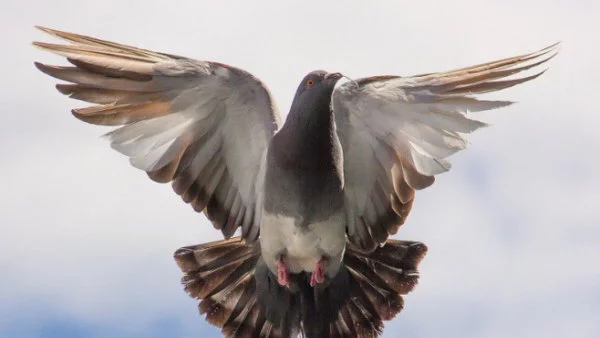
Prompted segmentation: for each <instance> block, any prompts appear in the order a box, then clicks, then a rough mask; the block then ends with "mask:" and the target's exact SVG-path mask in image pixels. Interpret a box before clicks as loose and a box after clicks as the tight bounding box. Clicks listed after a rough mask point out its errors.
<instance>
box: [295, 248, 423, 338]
mask: <svg viewBox="0 0 600 338" xmlns="http://www.w3.org/2000/svg"><path fill="white" fill-rule="evenodd" d="M426 252H427V247H426V246H425V245H424V244H422V243H419V242H408V241H398V240H392V239H388V240H387V242H386V244H385V245H384V246H383V247H379V248H377V249H376V250H375V251H373V252H371V253H365V252H362V251H359V250H356V249H353V248H352V247H350V246H349V247H348V248H347V250H346V254H345V256H344V265H345V268H346V269H347V271H348V281H347V284H346V288H348V291H347V296H346V298H345V302H343V303H342V305H341V306H340V307H338V308H335V307H330V308H329V309H328V310H329V311H330V314H329V315H328V314H320V316H321V317H324V318H332V321H331V322H330V323H328V324H327V325H328V327H327V328H326V330H325V332H324V333H319V334H314V333H313V332H319V328H318V327H319V326H320V325H321V324H320V322H319V321H318V320H317V321H314V320H311V319H312V318H311V317H310V316H308V317H303V319H302V325H303V327H304V328H305V329H306V328H308V330H305V334H306V337H307V338H317V337H321V336H326V337H356V338H375V337H378V336H379V335H380V334H381V331H382V330H383V322H384V321H386V320H390V319H392V318H394V317H395V316H396V315H397V314H398V313H399V312H400V311H402V309H403V308H404V300H403V298H402V295H405V294H407V293H408V292H410V291H412V289H413V288H414V287H415V286H416V284H417V282H418V279H419V274H418V271H417V267H418V265H419V263H420V262H421V260H422V259H423V257H424V256H425V254H426ZM340 288H344V285H343V284H339V283H338V284H336V281H335V279H334V280H333V281H332V284H331V285H330V286H328V289H330V290H331V289H333V290H339V289H340ZM338 292H339V291H338ZM310 299H311V298H309V297H304V298H303V300H305V301H307V300H308V301H310ZM314 299H316V300H315V302H317V301H320V302H322V303H327V302H329V303H332V304H335V301H332V300H331V299H327V298H325V299H320V300H319V295H318V289H316V290H315V297H314ZM320 311H323V310H322V309H321V310H320ZM315 327H316V328H315ZM327 331H328V332H327Z"/></svg>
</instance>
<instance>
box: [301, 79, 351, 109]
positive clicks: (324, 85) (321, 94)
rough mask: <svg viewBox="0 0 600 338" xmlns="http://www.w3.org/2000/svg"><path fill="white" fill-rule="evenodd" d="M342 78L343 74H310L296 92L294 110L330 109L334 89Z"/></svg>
mask: <svg viewBox="0 0 600 338" xmlns="http://www.w3.org/2000/svg"><path fill="white" fill-rule="evenodd" d="M342 77H343V75H342V74H341V73H328V72H326V71H324V70H315V71H313V72H310V73H308V74H307V75H306V76H305V77H304V79H302V82H300V85H299V86H298V89H297V90H296V96H295V97H294V102H293V103H292V110H294V109H300V110H306V109H308V110H309V111H314V110H320V109H323V108H327V109H329V105H330V102H331V94H332V93H333V88H334V87H335V84H336V83H337V82H338V80H339V79H340V78H342Z"/></svg>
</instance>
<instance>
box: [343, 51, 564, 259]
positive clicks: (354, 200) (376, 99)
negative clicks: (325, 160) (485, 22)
mask: <svg viewBox="0 0 600 338" xmlns="http://www.w3.org/2000/svg"><path fill="white" fill-rule="evenodd" d="M557 49H558V45H557V44H555V45H552V46H549V47H547V48H544V49H542V50H540V51H537V52H534V53H530V54H525V55H520V56H516V57H511V58H507V59H503V60H498V61H494V62H489V63H485V64H480V65H476V66H472V67H467V68H462V69H457V70H453V71H448V72H443V73H431V74H423V75H416V76H411V77H399V76H376V77H370V78H364V79H359V80H356V81H349V82H346V83H344V84H343V85H341V86H338V87H337V88H336V90H335V91H334V93H333V98H332V106H333V111H334V114H335V122H336V128H337V133H338V136H339V138H340V141H341V143H342V149H343V152H344V156H343V157H344V180H345V183H344V190H345V198H346V201H345V209H346V217H347V234H348V238H349V239H350V241H351V243H352V244H354V245H355V246H357V247H358V248H359V249H361V250H365V251H371V250H373V249H375V247H376V246H377V245H378V244H382V243H384V242H385V240H386V239H387V237H388V236H389V235H391V234H394V233H396V231H397V230H398V228H399V226H400V225H402V224H403V223H404V220H405V219H406V217H407V215H408V213H409V212H410V209H411V206H412V202H413V199H414V191H415V190H418V189H423V188H426V187H428V186H430V185H431V184H433V182H434V176H435V175H437V174H440V173H443V172H445V171H447V170H449V169H450V163H449V162H448V161H447V160H446V158H447V157H448V156H450V155H452V154H454V153H456V152H457V151H459V150H462V149H464V148H465V147H466V146H467V142H466V141H465V139H464V138H463V135H464V134H467V133H471V132H473V131H475V130H477V129H479V128H481V127H483V126H485V124H484V123H482V122H480V121H477V120H473V119H470V118H468V117H467V116H466V114H467V113H473V112H478V111H483V110H489V109H495V108H500V107H504V106H507V105H509V104H511V103H512V102H509V101H487V100H480V99H478V98H476V97H474V95H477V94H483V93H487V92H492V91H497V90H501V89H504V88H508V87H512V86H514V85H517V84H520V83H523V82H526V81H529V80H533V79H535V78H536V77H538V76H539V75H541V74H542V73H543V71H542V72H539V73H536V74H534V75H531V76H526V77H519V78H510V76H512V75H515V74H517V73H520V72H523V71H526V70H529V69H531V68H534V67H537V66H539V65H541V64H543V63H544V62H546V61H548V60H549V59H551V58H552V57H553V56H554V55H556V53H557Z"/></svg>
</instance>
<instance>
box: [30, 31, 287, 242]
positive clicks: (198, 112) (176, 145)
mask: <svg viewBox="0 0 600 338" xmlns="http://www.w3.org/2000/svg"><path fill="white" fill-rule="evenodd" d="M39 28H40V29H41V30H43V31H45V32H47V33H49V34H52V35H54V36H57V37H59V38H62V39H65V40H67V41H68V42H70V44H67V45H58V44H49V43H42V42H34V45H36V46H38V47H40V48H42V49H45V50H48V51H51V52H53V53H56V54H59V55H62V56H64V57H66V58H67V60H68V61H69V62H70V63H71V64H72V65H73V66H70V67H59V66H49V65H44V64H41V63H36V66H37V67H38V68H39V69H40V70H41V71H42V72H44V73H46V74H48V75H50V76H53V77H55V78H57V79H60V80H63V81H66V82H69V84H58V85H57V86H56V88H57V89H58V90H59V91H60V92H61V93H63V94H65V95H68V96H70V97H71V98H74V99H79V100H83V101H87V102H90V103H93V104H95V105H93V106H90V107H86V108H81V109H74V110H73V111H72V112H73V115H75V117H77V118H79V119H80V120H83V121H85V122H88V123H93V124H99V125H107V126H120V127H118V128H116V129H115V130H113V131H111V132H110V133H108V134H107V135H106V136H107V138H108V139H109V140H110V144H111V146H112V147H113V148H114V149H116V150H117V151H119V152H120V153H122V154H124V155H126V156H128V157H129V159H130V162H131V164H132V165H133V166H135V167H136V168H139V169H141V170H144V171H146V172H147V173H148V176H150V178H151V179H153V180H154V181H157V182H172V184H173V189H174V190H175V192H176V193H177V194H179V195H181V197H182V198H183V200H184V201H185V202H186V203H190V204H191V205H192V207H193V208H194V210H196V211H198V212H200V211H203V210H204V211H205V213H206V214H207V216H208V218H209V219H210V220H211V221H212V222H213V224H214V226H215V227H216V228H217V229H221V230H222V232H223V234H224V235H225V237H230V236H231V235H232V234H233V233H234V232H235V230H236V229H237V227H238V226H240V227H241V228H242V236H243V237H244V238H245V239H247V240H250V241H253V240H255V239H256V238H257V236H258V231H259V225H258V219H259V212H260V211H259V208H257V201H258V200H259V199H258V198H257V190H256V187H255V185H256V179H257V173H258V172H259V169H260V168H261V166H262V163H263V162H264V161H263V156H264V152H265V150H266V149H267V145H268V143H269V140H270V139H271V137H272V136H273V134H274V133H275V131H276V130H277V129H278V128H279V124H280V118H279V115H278V112H277V110H276V107H275V105H274V103H273V100H272V98H271V96H270V94H269V92H268V90H267V88H266V87H265V86H264V85H263V84H262V83H261V82H260V81H259V80H258V79H256V78H255V77H253V76H252V75H251V74H249V73H247V72H245V71H243V70H240V69H236V68H234V67H230V66H227V65H224V64H220V63H215V62H206V61H196V60H192V59H188V58H184V57H179V56H174V55H169V54H163V53H157V52H153V51H149V50H143V49H139V48H135V47H131V46H126V45H121V44H117V43H113V42H108V41H103V40H99V39H95V38H91V37H87V36H82V35H76V34H71V33H66V32H60V31H56V30H52V29H48V28H42V27H39Z"/></svg>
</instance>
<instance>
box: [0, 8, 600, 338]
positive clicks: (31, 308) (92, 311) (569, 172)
mask: <svg viewBox="0 0 600 338" xmlns="http://www.w3.org/2000/svg"><path fill="white" fill-rule="evenodd" d="M2 7H3V9H2V11H0V34H1V37H2V39H1V40H2V45H3V52H2V56H0V58H1V60H2V66H3V69H2V75H3V81H2V83H1V84H0V86H1V89H2V90H0V104H1V106H2V112H1V113H0V157H1V158H2V165H0V177H2V189H1V193H0V233H1V235H0V337H18V338H20V337H36V338H37V337H44V338H46V337H48V338H50V337H52V338H54V337H67V338H71V337H73V338H75V337H92V338H94V337H113V338H120V337H182V338H186V337H220V335H219V332H218V330H216V329H215V328H213V327H211V326H210V325H208V324H207V323H205V322H204V320H203V319H202V318H201V317H200V316H199V315H198V313H197V308H196V301H194V300H192V299H190V298H188V296H187V295H186V294H185V292H184V291H183V289H182V287H181V285H180V283H179V279H180V277H181V273H180V271H179V269H178V268H177V266H176V265H175V263H174V261H173V259H172V254H173V252H174V251H175V250H176V249H177V248H179V247H182V246H185V245H190V244H197V243H202V242H206V241H210V240H217V239H219V238H220V233H219V232H218V231H216V230H214V229H213V228H212V226H211V225H210V224H209V223H208V221H207V220H206V219H205V218H204V216H202V215H200V214H196V213H194V212H193V211H192V210H191V208H190V207H189V206H187V205H185V204H184V203H183V202H181V201H180V199H179V197H177V196H176V195H175V194H174V193H173V192H172V191H171V189H170V187H169V186H168V185H160V184H156V183H153V182H151V181H150V180H149V179H147V177H146V175H145V174H144V173H143V172H140V171H138V170H136V169H134V168H132V167H130V166H129V164H128V163H127V159H126V158H125V157H124V156H122V155H120V154H118V153H117V152H115V151H113V150H111V149H110V147H109V146H108V144H107V142H106V141H105V140H103V139H101V138H100V136H101V135H102V134H104V133H105V132H107V131H108V129H105V128H102V127H97V126H91V125H87V124H84V123H81V122H80V121H78V120H76V119H75V118H73V117H72V116H71V114H70V112H69V111H70V109H71V108H74V107H80V106H82V103H80V102H76V101H73V100H70V99H67V98H66V97H63V96H61V95H60V94H59V93H58V92H56V91H55V89H54V84H55V80H53V79H51V78H49V77H47V76H45V75H43V74H41V73H40V72H38V71H37V70H36V69H35V68H34V67H33V62H34V61H43V62H45V63H51V64H52V63H54V64H57V63H58V64H62V63H63V61H62V60H61V59H60V58H59V57H56V56H53V55H50V54H48V53H45V52H43V51H40V50H37V49H35V48H33V47H32V46H31V45H30V42H31V41H33V40H42V41H55V40H52V38H50V37H47V36H45V35H44V34H43V33H42V32H39V31H36V30H35V29H34V28H33V25H36V24H38V25H45V26H49V27H53V28H56V29H61V30H67V31H72V32H77V33H81V34H86V35H92V36H97V37H100V38H103V39H108V40H113V41H118V42H122V43H127V44H132V45H136V46H139V47H143V48H147V49H153V50H157V51H163V52H169V53H174V54H179V55H185V56H189V57H193V58H196V59H201V60H216V61H220V62H223V63H228V64H231V65H235V66H237V67H239V68H242V69H246V70H248V71H250V72H252V73H253V74H255V75H256V76H258V77H259V78H261V79H262V80H263V81H264V82H265V83H266V84H267V86H268V87H269V88H270V90H271V92H272V94H273V96H274V98H275V100H276V101H277V103H278V106H279V108H280V111H281V112H282V115H285V114H286V112H287V111H288V109H289V106H290V103H291V99H292V97H293V94H294V91H295V89H296V87H297V85H298V82H299V81H300V79H302V77H303V76H304V75H305V74H306V73H307V72H309V71H311V70H314V69H326V70H329V71H339V72H343V73H344V74H346V75H348V76H350V77H362V76H370V75H381V74H397V75H411V74H418V73H424V72H433V71H444V70H449V69H452V68H455V67H462V66H468V65H471V64H474V63H480V62H486V61H491V60H495V59H498V58H502V57H508V56H513V55H517V54H520V53H525V52H529V51H534V50H537V49H540V48H542V47H545V46H546V45H549V44H550V43H553V42H555V41H562V43H563V45H562V51H561V53H560V54H559V55H558V56H557V57H556V58H555V59H554V60H552V61H551V62H550V63H549V67H550V69H549V71H548V72H547V73H546V74H544V75H543V76H542V77H540V78H538V79H536V80H535V81H532V82H529V83H526V84H523V85H520V86H518V87H515V88H511V89H508V90H505V91H503V92H500V93H496V94H494V95H490V96H487V97H486V98H499V99H508V100H516V101H519V103H518V104H516V105H513V106H510V107H508V108H503V109H500V110H494V111H491V112H484V113H477V116H476V117H477V118H480V119H481V120H483V121H485V122H488V123H490V124H491V125H492V126H491V127H490V128H484V129H483V130H481V131H478V132H477V133H476V134H474V135H471V137H469V140H470V143H471V145H470V148H469V149H467V150H466V151H463V152H461V153H459V154H456V155H454V156H453V157H452V158H451V161H452V162H453V165H454V167H453V169H452V170H451V171H450V172H448V173H445V174H443V175H440V176H439V177H438V178H437V181H436V183H435V184H434V186H432V187H431V188H428V189H426V190H424V191H420V192H419V193H418V194H417V197H416V201H415V204H414V208H413V211H412V214H411V215H410V216H409V218H408V221H407V222H406V224H405V225H404V226H403V227H402V228H401V230H400V231H399V233H398V234H397V235H396V236H395V237H396V238H400V239H407V240H419V241H422V242H424V243H426V244H427V245H428V247H429V252H428V254H427V256H426V258H425V260H424V261H423V262H422V264H421V269H420V270H421V280H420V284H419V285H418V286H417V288H416V289H415V291H414V292H413V293H411V294H410V295H408V296H406V297H405V309H404V311H403V312H402V313H401V314H400V315H399V316H398V317H396V319H394V320H393V321H391V322H388V323H387V325H386V329H385V332H384V334H383V337H388V338H389V337H413V338H421V337H442V336H443V337H446V338H452V337H460V338H470V337H491V338H495V337H498V338H503V337H513V338H526V337H548V338H553V337H561V338H562V337H565V336H570V337H579V338H592V337H600V321H598V313H600V264H598V262H597V261H598V259H599V258H600V212H599V211H598V207H599V202H600V189H599V188H600V177H599V175H598V174H597V167H598V166H599V165H600V159H599V157H598V153H600V133H598V131H597V129H598V126H600V114H598V112H597V108H596V104H595V102H594V100H595V99H594V97H596V95H598V94H597V93H596V90H597V89H598V82H599V80H600V67H599V66H598V64H597V60H598V59H599V58H600V47H599V46H598V45H599V43H600V40H599V38H598V36H597V34H596V33H595V32H598V31H600V24H599V23H598V21H597V15H598V13H600V2H598V1H592V0H580V1H578V2H574V1H567V0H551V1H548V0H545V1H542V0H532V1H527V0H522V1H516V0H469V1H452V2H451V1H439V2H432V1H371V2H368V3H367V2H363V1H327V2H326V1H308V0H305V1H289V2H282V1H263V2H260V3H258V2H250V1H227V2H225V1H210V2H208V1H199V0H196V1H177V2H176V4H175V2H171V1H157V0H145V1H128V2H124V1H116V0H105V1H94V2H88V1H81V0H78V1H75V0H56V1H52V2H50V1H48V2H42V1H35V2H34V1H25V0H23V1H12V2H10V3H9V2H7V3H3V5H2Z"/></svg>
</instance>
